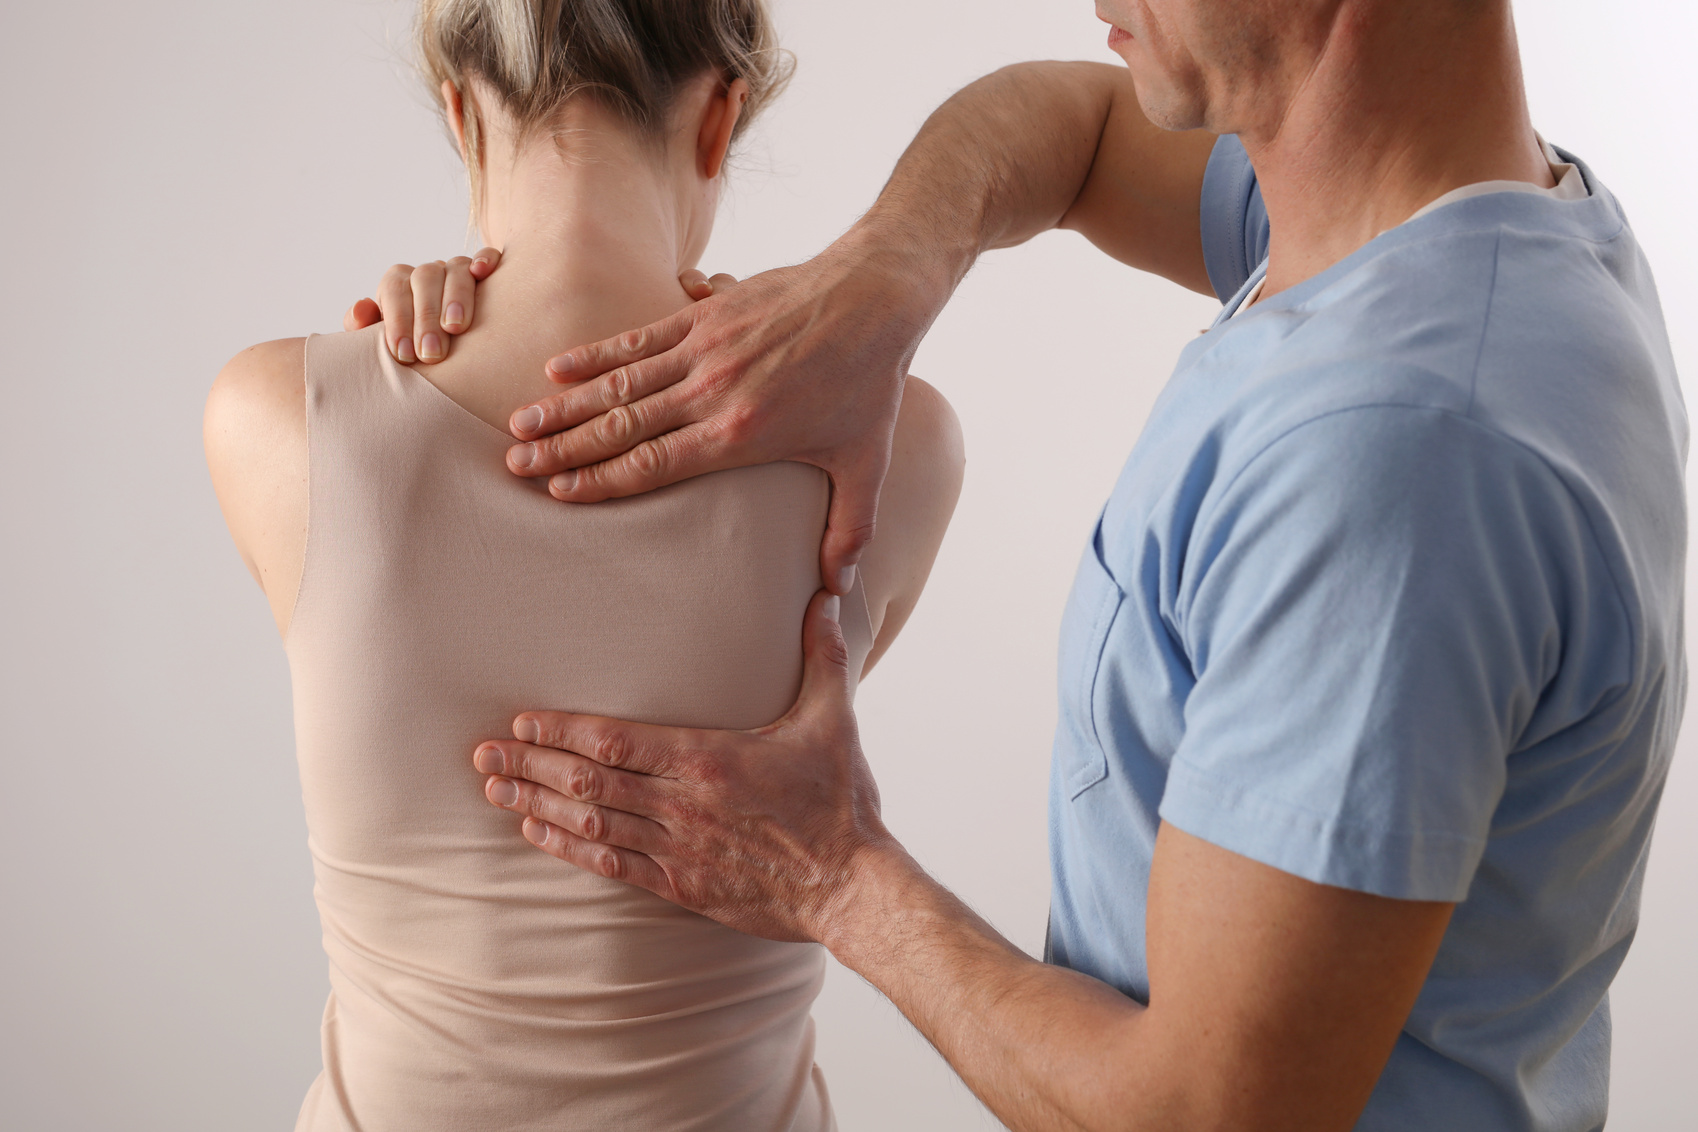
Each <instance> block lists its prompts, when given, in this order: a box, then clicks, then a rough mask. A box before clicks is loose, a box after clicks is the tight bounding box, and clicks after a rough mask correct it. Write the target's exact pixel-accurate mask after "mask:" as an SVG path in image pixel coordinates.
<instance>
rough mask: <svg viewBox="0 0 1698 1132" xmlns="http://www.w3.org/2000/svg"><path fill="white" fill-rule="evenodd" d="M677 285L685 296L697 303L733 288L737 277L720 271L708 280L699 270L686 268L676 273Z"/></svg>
mask: <svg viewBox="0 0 1698 1132" xmlns="http://www.w3.org/2000/svg"><path fill="white" fill-rule="evenodd" d="M678 283H679V285H680V286H681V287H683V288H684V293H685V294H686V295H688V296H690V298H692V299H694V300H696V301H697V302H698V303H699V302H701V301H702V300H703V299H709V298H712V297H713V296H714V295H717V294H719V293H720V292H721V291H724V290H726V289H727V288H729V287H735V286H736V285H737V277H736V276H735V275H727V274H726V273H725V272H723V271H721V272H720V273H719V274H718V275H715V276H713V277H712V278H709V277H708V275H707V274H706V273H705V272H703V271H701V270H700V269H699V268H694V267H687V268H685V269H684V270H683V271H680V272H679V273H678Z"/></svg>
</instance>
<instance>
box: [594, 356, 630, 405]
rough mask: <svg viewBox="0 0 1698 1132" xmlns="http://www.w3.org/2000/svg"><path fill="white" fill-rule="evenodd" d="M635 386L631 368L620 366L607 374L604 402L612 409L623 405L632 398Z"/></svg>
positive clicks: (603, 394) (602, 393)
mask: <svg viewBox="0 0 1698 1132" xmlns="http://www.w3.org/2000/svg"><path fill="white" fill-rule="evenodd" d="M633 386H634V383H633V382H632V380H631V371H630V369H628V368H627V367H625V366H620V367H619V368H618V369H616V370H614V371H613V372H612V373H610V374H608V375H607V381H606V382H605V383H603V385H602V391H601V398H602V404H603V405H604V406H606V407H607V408H610V409H611V408H616V407H618V406H620V405H623V404H624V403H625V402H627V401H629V400H630V399H631V391H632V388H633Z"/></svg>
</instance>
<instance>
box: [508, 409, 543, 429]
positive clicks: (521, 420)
mask: <svg viewBox="0 0 1698 1132" xmlns="http://www.w3.org/2000/svg"><path fill="white" fill-rule="evenodd" d="M541 427H542V410H541V409H539V408H537V407H536V406H535V405H532V406H531V407H530V408H528V409H520V410H519V411H518V412H516V413H514V414H513V431H514V432H535V431H537V430H538V429H540V428H541Z"/></svg>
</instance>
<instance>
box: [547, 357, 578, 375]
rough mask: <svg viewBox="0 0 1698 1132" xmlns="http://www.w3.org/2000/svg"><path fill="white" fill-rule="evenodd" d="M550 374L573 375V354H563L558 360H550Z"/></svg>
mask: <svg viewBox="0 0 1698 1132" xmlns="http://www.w3.org/2000/svg"><path fill="white" fill-rule="evenodd" d="M548 372H549V373H571V372H572V355H571V354H561V355H560V356H559V357H558V358H550V359H548Z"/></svg>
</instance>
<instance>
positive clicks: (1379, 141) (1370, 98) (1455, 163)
mask: <svg viewBox="0 0 1698 1132" xmlns="http://www.w3.org/2000/svg"><path fill="white" fill-rule="evenodd" d="M1239 137H1240V139H1241V140H1242V141H1243V143H1244V147H1245V150H1246V151H1247V152H1248V153H1249V156H1250V160H1251V162H1252V164H1253V165H1254V166H1255V169H1256V177H1257V181H1258V183H1259V184H1260V186H1261V190H1262V199H1263V201H1264V203H1265V204H1266V205H1267V210H1268V222H1269V227H1270V229H1271V239H1270V245H1269V251H1268V276H1267V285H1266V286H1265V287H1264V288H1263V291H1262V296H1263V297H1267V296H1270V295H1273V294H1275V293H1277V292H1279V291H1282V290H1284V289H1285V288H1287V287H1290V286H1293V285H1294V284H1297V283H1300V282H1302V281H1303V280H1305V279H1307V278H1309V277H1310V276H1312V275H1315V274H1317V273H1318V272H1321V271H1324V270H1325V269H1326V268H1328V267H1330V266H1332V265H1333V264H1335V263H1337V262H1338V261H1339V260H1341V259H1343V258H1345V257H1346V256H1348V255H1349V254H1350V253H1352V252H1354V251H1355V250H1356V249H1357V248H1360V247H1361V246H1362V245H1363V244H1366V243H1367V242H1368V241H1369V240H1372V239H1373V238H1374V237H1375V236H1377V235H1379V234H1380V233H1381V232H1384V231H1385V230H1387V229H1388V228H1394V227H1396V226H1397V225H1399V224H1401V223H1403V222H1404V221H1405V220H1407V219H1408V218H1409V217H1410V216H1412V215H1413V214H1414V213H1415V212H1416V211H1417V210H1419V209H1420V208H1421V207H1422V206H1423V205H1425V204H1428V203H1429V202H1431V201H1433V200H1436V199H1437V198H1438V197H1440V196H1443V195H1444V194H1445V193H1447V192H1449V191H1451V190H1452V189H1456V188H1460V187H1462V186H1463V185H1469V184H1474V183H1476V182H1479V181H1496V180H1505V181H1527V182H1531V183H1533V184H1537V185H1540V186H1544V187H1549V186H1550V185H1552V184H1553V183H1554V182H1553V180H1552V178H1551V174H1550V167H1549V165H1548V164H1547V163H1546V161H1545V158H1544V156H1543V154H1542V152H1541V150H1540V147H1539V143H1538V139H1537V137H1536V136H1535V135H1534V133H1533V127H1532V123H1531V121H1530V119H1529V118H1528V114H1527V104H1526V97H1525V95H1524V93H1523V90H1522V85H1521V67H1520V60H1519V56H1518V54H1517V50H1516V43H1515V31H1514V26H1513V23H1512V22H1511V20H1510V15H1509V6H1508V4H1503V5H1501V6H1496V5H1485V6H1484V9H1483V10H1482V11H1480V12H1478V13H1477V14H1467V13H1465V12H1463V11H1462V9H1461V6H1460V5H1455V4H1453V3H1451V2H1450V0H1433V2H1432V3H1421V4H1396V5H1394V4H1387V3H1383V2H1379V3H1374V2H1371V0H1370V2H1363V3H1353V2H1351V0H1346V2H1345V3H1344V4H1342V5H1340V7H1339V10H1338V15H1337V17H1336V18H1335V19H1334V20H1333V22H1332V24H1331V26H1330V29H1329V31H1328V34H1327V36H1326V40H1325V44H1324V46H1323V48H1322V50H1321V51H1320V53H1319V55H1318V57H1317V58H1316V59H1315V61H1314V65H1313V66H1312V68H1310V70H1309V71H1308V73H1307V74H1306V75H1305V76H1304V77H1303V78H1302V79H1301V81H1300V82H1299V83H1298V84H1297V85H1296V89H1294V90H1293V91H1292V92H1291V94H1290V96H1289V97H1288V98H1287V99H1285V100H1284V102H1283V104H1282V105H1281V106H1280V107H1279V112H1278V113H1277V115H1275V116H1269V117H1268V118H1266V119H1265V120H1262V121H1257V122H1254V123H1252V124H1249V125H1246V126H1244V127H1241V128H1240V129H1239Z"/></svg>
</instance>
